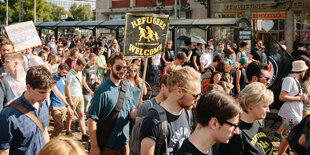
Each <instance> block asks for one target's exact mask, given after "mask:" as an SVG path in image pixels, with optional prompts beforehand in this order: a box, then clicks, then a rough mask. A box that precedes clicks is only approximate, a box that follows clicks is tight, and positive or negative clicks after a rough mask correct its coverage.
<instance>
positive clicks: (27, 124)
mask: <svg viewBox="0 0 310 155" xmlns="http://www.w3.org/2000/svg"><path fill="white" fill-rule="evenodd" d="M13 102H15V103H17V104H20V105H22V106H23V107H25V108H26V109H28V110H30V111H31V112H32V113H33V114H34V115H35V116H37V118H38V119H39V120H40V121H41V122H42V124H43V127H44V129H45V128H46V127H47V125H48V114H49V109H48V103H47V101H44V102H43V103H42V104H39V109H40V110H39V113H38V114H37V112H38V111H37V109H36V108H34V107H33V106H32V105H31V104H30V103H29V102H28V101H26V99H25V98H24V95H22V96H21V97H19V98H18V99H16V100H15V101H13ZM0 133H1V134H0V149H1V150H6V149H10V154H26V155H28V154H29V155H33V154H36V153H38V152H39V151H40V150H41V148H42V147H43V146H44V145H45V140H44V136H43V133H42V132H41V131H40V129H39V127H37V125H36V124H35V123H34V122H33V121H32V120H31V119H30V118H28V117H27V116H26V115H24V114H23V113H21V112H20V111H18V110H16V109H14V108H12V107H10V106H9V107H6V108H4V109H3V110H2V111H1V113H0Z"/></svg>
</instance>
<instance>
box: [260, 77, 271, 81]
mask: <svg viewBox="0 0 310 155" xmlns="http://www.w3.org/2000/svg"><path fill="white" fill-rule="evenodd" d="M261 78H262V79H263V80H265V81H269V79H270V78H269V77H261Z"/></svg>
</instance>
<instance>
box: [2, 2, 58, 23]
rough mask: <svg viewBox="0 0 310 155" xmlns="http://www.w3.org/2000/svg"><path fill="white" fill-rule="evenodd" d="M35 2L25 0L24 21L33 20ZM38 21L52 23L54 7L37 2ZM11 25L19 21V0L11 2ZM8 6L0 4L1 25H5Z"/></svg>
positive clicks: (46, 3)
mask: <svg viewBox="0 0 310 155" xmlns="http://www.w3.org/2000/svg"><path fill="white" fill-rule="evenodd" d="M33 2H34V0H23V15H24V21H29V20H33V6H34V5H33ZM36 2H37V5H36V7H37V8H36V10H37V14H36V15H37V21H40V22H43V21H44V22H47V21H52V20H53V19H52V16H53V14H52V7H51V5H50V3H48V2H46V1H45V0H36ZM8 5H9V23H15V22H18V21H19V19H18V18H19V0H9V4H8ZM5 16H6V4H5V3H0V24H5V18H6V17H5Z"/></svg>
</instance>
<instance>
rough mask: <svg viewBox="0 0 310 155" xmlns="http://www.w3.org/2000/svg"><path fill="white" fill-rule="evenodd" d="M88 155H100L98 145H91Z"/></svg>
mask: <svg viewBox="0 0 310 155" xmlns="http://www.w3.org/2000/svg"><path fill="white" fill-rule="evenodd" d="M90 155H101V151H100V149H99V147H98V145H91V147H90Z"/></svg>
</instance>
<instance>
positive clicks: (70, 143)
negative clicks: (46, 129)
mask: <svg viewBox="0 0 310 155" xmlns="http://www.w3.org/2000/svg"><path fill="white" fill-rule="evenodd" d="M38 155H87V154H86V152H85V150H84V149H83V147H82V146H81V145H80V144H79V143H78V142H77V141H75V140H73V139H72V138H70V137H65V136H59V137H55V138H53V139H51V140H50V141H49V142H48V143H47V144H46V145H45V146H44V147H43V148H42V149H41V151H40V152H39V154H38Z"/></svg>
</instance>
